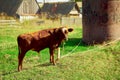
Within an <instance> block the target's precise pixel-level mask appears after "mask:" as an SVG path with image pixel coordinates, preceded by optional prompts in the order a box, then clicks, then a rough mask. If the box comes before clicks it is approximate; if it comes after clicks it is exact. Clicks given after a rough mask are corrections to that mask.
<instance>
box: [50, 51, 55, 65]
mask: <svg viewBox="0 0 120 80" xmlns="http://www.w3.org/2000/svg"><path fill="white" fill-rule="evenodd" d="M50 63H53V65H55V60H54V49H50Z"/></svg>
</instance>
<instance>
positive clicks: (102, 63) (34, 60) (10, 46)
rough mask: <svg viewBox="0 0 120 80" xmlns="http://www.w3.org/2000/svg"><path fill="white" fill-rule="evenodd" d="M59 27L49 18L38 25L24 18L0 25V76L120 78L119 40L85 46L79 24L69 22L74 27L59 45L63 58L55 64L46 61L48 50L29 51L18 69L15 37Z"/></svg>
mask: <svg viewBox="0 0 120 80" xmlns="http://www.w3.org/2000/svg"><path fill="white" fill-rule="evenodd" d="M59 26H60V24H59V23H58V22H54V23H52V22H50V21H46V22H45V24H41V25H36V24H35V22H34V21H31V22H29V21H26V22H25V23H22V24H20V25H4V26H2V25H1V26H0V79H1V80H120V76H119V75H120V52H119V50H120V42H115V43H113V44H110V45H107V46H103V45H96V46H87V45H85V44H83V43H82V42H81V38H82V27H81V25H69V26H70V27H73V28H74V32H72V33H70V34H69V40H68V41H67V42H65V43H64V46H63V45H61V56H62V57H63V58H61V59H60V60H59V61H58V62H57V65H56V66H53V65H51V64H49V53H48V49H45V50H43V51H41V52H40V54H37V53H36V52H34V51H29V52H27V54H26V56H25V58H24V62H23V71H21V72H17V64H18V60H17V56H18V48H17V42H16V38H17V36H18V35H19V34H22V33H26V32H34V31H38V30H41V29H45V28H53V27H59ZM79 43H80V45H78V44H79ZM101 46H102V47H101ZM66 55H68V56H66ZM64 56H65V57H64Z"/></svg>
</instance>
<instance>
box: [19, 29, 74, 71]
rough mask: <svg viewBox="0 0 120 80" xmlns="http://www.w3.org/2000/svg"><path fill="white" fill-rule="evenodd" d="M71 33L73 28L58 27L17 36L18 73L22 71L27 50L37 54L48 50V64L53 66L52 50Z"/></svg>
mask: <svg viewBox="0 0 120 80" xmlns="http://www.w3.org/2000/svg"><path fill="white" fill-rule="evenodd" d="M72 31H73V28H66V27H60V28H53V29H45V30H40V31H37V32H34V33H26V34H21V35H19V36H18V37H17V42H18V49H19V54H18V71H20V70H22V62H23V58H24V56H25V54H26V53H27V51H29V50H33V51H37V52H38V53H39V52H40V51H41V50H43V49H45V48H49V53H50V63H53V64H54V65H55V60H54V50H55V49H57V48H58V47H59V46H60V44H61V43H62V41H64V40H66V39H67V36H68V32H72Z"/></svg>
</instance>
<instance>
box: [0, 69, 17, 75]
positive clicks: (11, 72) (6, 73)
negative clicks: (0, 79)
mask: <svg viewBox="0 0 120 80" xmlns="http://www.w3.org/2000/svg"><path fill="white" fill-rule="evenodd" d="M14 73H18V71H17V70H15V71H9V72H3V73H2V74H0V75H2V76H6V75H10V74H14Z"/></svg>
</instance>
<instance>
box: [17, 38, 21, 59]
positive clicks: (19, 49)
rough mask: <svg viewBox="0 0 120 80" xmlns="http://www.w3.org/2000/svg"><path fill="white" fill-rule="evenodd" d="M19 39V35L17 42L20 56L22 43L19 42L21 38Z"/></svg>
mask: <svg viewBox="0 0 120 80" xmlns="http://www.w3.org/2000/svg"><path fill="white" fill-rule="evenodd" d="M19 39H20V38H19V36H18V38H17V43H18V57H19V55H20V53H21V49H20V44H19V42H20V40H19Z"/></svg>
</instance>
